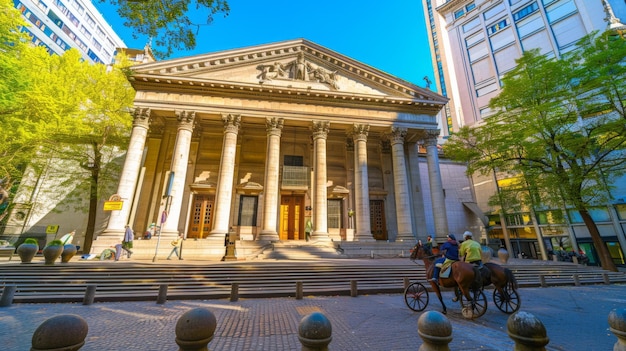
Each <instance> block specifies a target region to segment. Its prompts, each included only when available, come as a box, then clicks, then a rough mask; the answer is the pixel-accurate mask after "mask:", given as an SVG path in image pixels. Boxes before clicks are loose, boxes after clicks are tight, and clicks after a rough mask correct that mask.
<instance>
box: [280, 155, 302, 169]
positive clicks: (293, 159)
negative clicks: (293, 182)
mask: <svg viewBox="0 0 626 351" xmlns="http://www.w3.org/2000/svg"><path fill="white" fill-rule="evenodd" d="M284 165H285V166H296V167H302V166H304V158H303V157H302V156H294V155H285V162H284Z"/></svg>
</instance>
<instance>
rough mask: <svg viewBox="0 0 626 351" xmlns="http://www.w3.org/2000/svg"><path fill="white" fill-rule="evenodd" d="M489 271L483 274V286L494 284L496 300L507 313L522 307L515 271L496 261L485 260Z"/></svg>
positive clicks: (497, 304) (499, 306)
mask: <svg viewBox="0 0 626 351" xmlns="http://www.w3.org/2000/svg"><path fill="white" fill-rule="evenodd" d="M483 266H485V267H486V268H487V269H488V270H489V272H488V274H483V275H482V278H483V287H485V286H487V285H490V284H493V286H494V287H495V291H494V302H495V304H496V306H498V308H499V309H500V310H501V311H502V312H505V313H513V312H516V311H517V310H518V309H519V307H520V299H519V296H518V295H517V279H515V276H514V275H513V272H512V271H511V270H510V269H508V268H505V267H502V266H500V265H498V264H496V263H492V262H485V263H484V264H483Z"/></svg>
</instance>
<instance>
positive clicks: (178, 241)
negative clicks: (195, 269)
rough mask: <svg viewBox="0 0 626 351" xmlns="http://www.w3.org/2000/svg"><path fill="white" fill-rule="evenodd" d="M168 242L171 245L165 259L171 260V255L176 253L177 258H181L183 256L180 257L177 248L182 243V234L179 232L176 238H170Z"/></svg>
mask: <svg viewBox="0 0 626 351" xmlns="http://www.w3.org/2000/svg"><path fill="white" fill-rule="evenodd" d="M170 244H171V245H172V251H170V254H169V255H168V256H167V259H168V260H171V257H172V255H173V254H176V257H178V259H179V260H182V259H183V258H182V257H180V252H179V251H178V249H179V248H180V246H181V245H182V244H183V235H182V234H179V235H178V238H177V239H176V240H172V242H171V243H170Z"/></svg>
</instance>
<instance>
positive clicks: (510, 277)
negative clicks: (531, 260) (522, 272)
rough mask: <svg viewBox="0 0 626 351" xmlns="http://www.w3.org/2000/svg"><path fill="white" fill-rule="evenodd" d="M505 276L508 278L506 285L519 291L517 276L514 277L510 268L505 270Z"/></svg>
mask: <svg viewBox="0 0 626 351" xmlns="http://www.w3.org/2000/svg"><path fill="white" fill-rule="evenodd" d="M504 275H505V276H506V284H507V285H508V287H509V289H511V290H515V289H517V279H515V275H513V271H511V270H510V269H508V268H505V269H504Z"/></svg>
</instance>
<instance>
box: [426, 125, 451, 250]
mask: <svg viewBox="0 0 626 351" xmlns="http://www.w3.org/2000/svg"><path fill="white" fill-rule="evenodd" d="M427 132H428V137H427V138H426V139H425V142H424V146H425V147H426V162H427V164H428V184H429V185H430V198H431V201H432V206H433V220H434V222H435V237H436V239H437V242H445V240H446V239H445V238H446V235H448V216H447V214H446V198H445V196H444V193H443V182H442V180H441V170H440V169H439V154H438V152H437V137H438V136H439V130H429V131H427ZM435 214H436V215H435Z"/></svg>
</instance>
